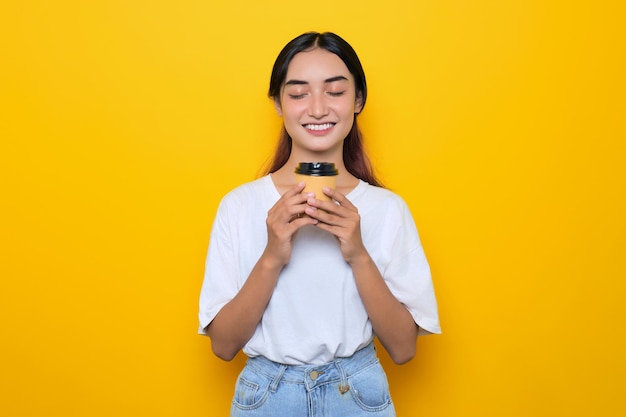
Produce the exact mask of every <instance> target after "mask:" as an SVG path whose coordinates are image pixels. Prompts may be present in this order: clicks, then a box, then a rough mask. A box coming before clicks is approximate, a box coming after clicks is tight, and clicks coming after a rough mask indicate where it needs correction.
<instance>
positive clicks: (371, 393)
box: [230, 344, 396, 417]
mask: <svg viewBox="0 0 626 417" xmlns="http://www.w3.org/2000/svg"><path fill="white" fill-rule="evenodd" d="M230 415H231V417H357V416H371V417H394V416H395V415H396V413H395V410H394V407H393V403H392V402H391V396H390V394H389V385H388V383H387V377H386V375H385V371H384V370H383V368H382V366H381V365H380V362H379V361H378V358H377V356H376V349H375V348H374V345H373V344H369V345H368V346H366V347H365V348H363V349H361V350H359V351H358V352H356V353H355V354H354V355H352V356H351V357H349V358H340V359H336V360H334V361H332V362H330V363H327V364H324V365H297V366H294V365H283V364H280V363H276V362H272V361H270V360H269V359H267V358H265V357H262V356H259V357H256V358H250V359H248V361H247V363H246V366H245V368H244V369H243V371H242V372H241V374H240V375H239V379H238V380H237V384H236V387H235V396H234V398H233V404H232V407H231V413H230Z"/></svg>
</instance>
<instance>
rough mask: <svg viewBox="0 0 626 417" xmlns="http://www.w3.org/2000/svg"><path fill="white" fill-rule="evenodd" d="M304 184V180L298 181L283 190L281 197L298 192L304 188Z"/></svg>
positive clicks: (291, 195)
mask: <svg viewBox="0 0 626 417" xmlns="http://www.w3.org/2000/svg"><path fill="white" fill-rule="evenodd" d="M304 186H305V184H304V181H300V182H299V183H297V184H296V185H294V186H293V187H290V188H289V189H288V190H287V191H285V193H284V194H283V195H282V198H289V197H293V196H295V195H298V194H300V193H301V192H302V190H304Z"/></svg>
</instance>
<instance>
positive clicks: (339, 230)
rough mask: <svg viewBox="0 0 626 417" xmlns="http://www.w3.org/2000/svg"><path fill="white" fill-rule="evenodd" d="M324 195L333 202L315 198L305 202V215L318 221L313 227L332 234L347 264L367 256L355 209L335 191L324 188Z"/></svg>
mask: <svg viewBox="0 0 626 417" xmlns="http://www.w3.org/2000/svg"><path fill="white" fill-rule="evenodd" d="M324 194H326V195H327V196H328V197H330V198H331V199H333V200H334V201H331V202H329V201H322V200H318V199H316V198H313V197H311V198H309V199H308V200H307V204H308V207H307V208H306V209H305V213H306V214H308V215H309V216H311V217H312V218H314V219H316V220H319V222H318V223H317V224H316V225H315V226H316V227H319V228H320V229H323V230H326V231H328V232H330V233H332V234H333V235H334V236H335V237H336V238H337V240H338V241H339V246H340V248H341V253H342V255H343V258H344V259H345V260H346V262H348V263H349V264H352V262H353V261H355V260H356V259H358V257H359V256H363V255H365V256H368V254H367V250H366V249H365V246H364V245H363V240H362V238H361V216H360V215H359V211H358V210H357V208H356V207H355V206H354V204H352V202H350V200H348V199H347V198H346V196H345V195H343V194H342V193H340V192H339V191H337V190H333V189H330V188H324Z"/></svg>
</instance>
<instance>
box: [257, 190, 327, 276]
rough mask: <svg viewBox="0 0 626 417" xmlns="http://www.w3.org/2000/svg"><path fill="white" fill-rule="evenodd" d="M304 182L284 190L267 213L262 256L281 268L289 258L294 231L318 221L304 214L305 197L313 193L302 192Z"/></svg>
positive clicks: (305, 206)
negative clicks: (265, 241) (264, 245)
mask: <svg viewBox="0 0 626 417" xmlns="http://www.w3.org/2000/svg"><path fill="white" fill-rule="evenodd" d="M303 189H304V182H300V183H298V184H296V185H295V186H293V187H292V188H290V189H289V190H288V191H287V192H285V193H284V194H283V195H282V196H281V197H280V198H279V199H278V201H277V202H276V204H274V206H273V207H272V208H271V209H270V210H269V212H268V213H267V220H266V224H267V247H266V248H265V253H264V256H265V257H266V258H268V260H272V261H273V262H276V266H277V267H280V268H282V267H283V266H285V265H287V263H288V262H289V259H290V258H291V249H292V245H293V239H294V237H295V235H296V232H297V231H298V230H299V229H300V228H302V227H304V226H306V225H312V224H316V223H317V222H318V221H317V220H315V219H313V218H311V217H309V216H307V215H305V214H304V210H305V209H306V208H307V207H308V205H307V199H308V198H309V197H312V196H313V193H303V192H302V190H303Z"/></svg>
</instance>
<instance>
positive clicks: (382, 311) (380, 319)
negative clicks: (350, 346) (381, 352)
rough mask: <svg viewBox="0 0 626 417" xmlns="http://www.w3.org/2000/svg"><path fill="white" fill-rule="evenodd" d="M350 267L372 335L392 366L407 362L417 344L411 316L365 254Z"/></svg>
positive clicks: (415, 327) (416, 330)
mask: <svg viewBox="0 0 626 417" xmlns="http://www.w3.org/2000/svg"><path fill="white" fill-rule="evenodd" d="M351 265H352V271H353V273H354V277H355V281H356V285H357V288H358V291H359V295H360V296H361V300H362V301H363V304H364V306H365V309H366V311H367V314H368V316H369V318H370V321H371V322H372V327H373V329H374V333H375V334H376V336H377V337H378V339H379V340H380V342H381V343H382V345H383V346H384V347H385V349H386V350H387V352H388V353H389V355H390V356H391V358H392V359H393V361H394V362H395V363H398V364H401V363H405V362H408V361H409V360H411V359H412V358H413V356H414V355H415V347H416V342H417V333H418V327H417V325H416V324H415V321H414V320H413V317H412V316H411V314H410V313H409V311H408V310H407V309H406V307H405V306H404V305H403V304H402V303H400V302H399V301H398V299H397V298H396V297H395V296H394V295H393V294H392V293H391V291H390V290H389V287H387V284H386V283H385V281H384V280H383V277H382V275H381V274H380V271H379V270H378V267H377V266H376V264H375V263H374V261H373V260H372V258H371V257H370V256H369V254H367V253H364V254H363V255H362V256H360V257H359V258H358V259H357V260H355V261H353V262H351Z"/></svg>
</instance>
